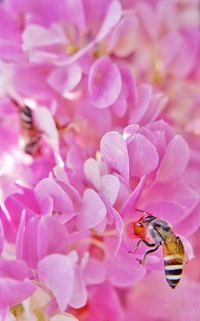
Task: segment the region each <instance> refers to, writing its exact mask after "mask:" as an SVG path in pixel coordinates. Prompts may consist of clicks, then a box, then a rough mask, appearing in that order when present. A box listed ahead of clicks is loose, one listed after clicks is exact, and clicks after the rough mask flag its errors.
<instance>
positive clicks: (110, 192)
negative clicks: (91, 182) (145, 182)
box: [99, 174, 120, 206]
mask: <svg viewBox="0 0 200 321" xmlns="http://www.w3.org/2000/svg"><path fill="white" fill-rule="evenodd" d="M119 189H120V181H119V179H118V177H116V176H114V175H109V174H108V175H103V176H102V177H101V186H100V190H99V191H100V193H101V195H102V196H103V198H104V200H106V201H107V202H108V204H109V205H110V206H112V205H114V203H115V201H116V199H117V196H118V193H119Z"/></svg>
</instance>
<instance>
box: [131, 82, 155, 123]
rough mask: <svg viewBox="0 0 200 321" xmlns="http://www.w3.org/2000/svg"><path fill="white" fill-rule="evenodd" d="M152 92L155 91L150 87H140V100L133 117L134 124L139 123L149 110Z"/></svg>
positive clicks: (138, 99) (144, 85) (137, 102)
mask: <svg viewBox="0 0 200 321" xmlns="http://www.w3.org/2000/svg"><path fill="white" fill-rule="evenodd" d="M152 92H153V89H152V87H151V86H150V85H146V84H142V85H140V86H139V87H138V98H137V101H136V104H135V106H134V109H133V111H132V115H131V122H132V123H138V122H139V121H140V120H141V119H142V117H143V116H144V114H145V113H146V111H147V109H148V108H149V104H150V101H151V97H152Z"/></svg>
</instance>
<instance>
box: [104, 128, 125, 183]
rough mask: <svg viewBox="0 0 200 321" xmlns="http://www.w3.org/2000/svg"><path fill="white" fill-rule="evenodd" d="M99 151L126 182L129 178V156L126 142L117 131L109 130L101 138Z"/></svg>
mask: <svg viewBox="0 0 200 321" xmlns="http://www.w3.org/2000/svg"><path fill="white" fill-rule="evenodd" d="M100 149H101V152H102V154H103V159H104V161H105V162H106V163H107V164H108V165H109V166H110V167H111V168H112V169H113V170H116V171H117V172H119V173H120V174H121V175H122V176H123V177H124V179H125V181H126V182H128V179H129V157H128V150H127V146H126V143H125V141H124V139H123V137H122V136H121V135H120V134H119V133H118V132H109V133H107V134H105V135H104V136H103V137H102V139H101V147H100Z"/></svg>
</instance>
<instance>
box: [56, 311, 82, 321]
mask: <svg viewBox="0 0 200 321" xmlns="http://www.w3.org/2000/svg"><path fill="white" fill-rule="evenodd" d="M50 321H78V319H77V318H75V317H74V316H73V315H72V314H69V313H58V314H56V315H54V316H53V317H52V318H51V319H50Z"/></svg>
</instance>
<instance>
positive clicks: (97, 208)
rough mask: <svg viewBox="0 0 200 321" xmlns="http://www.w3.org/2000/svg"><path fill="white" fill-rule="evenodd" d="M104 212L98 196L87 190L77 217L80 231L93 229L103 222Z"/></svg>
mask: <svg viewBox="0 0 200 321" xmlns="http://www.w3.org/2000/svg"><path fill="white" fill-rule="evenodd" d="M106 212H107V210H106V207H105V205H104V203H103V201H102V200H101V198H100V197H99V195H98V194H97V193H96V192H95V191H94V190H92V189H90V188H88V189H86V190H85V192H84V194H83V201H82V206H81V210H80V213H79V215H78V216H77V226H78V227H79V228H81V229H89V228H93V227H95V226H97V225H99V224H100V223H102V222H103V220H104V219H105V216H106Z"/></svg>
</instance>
